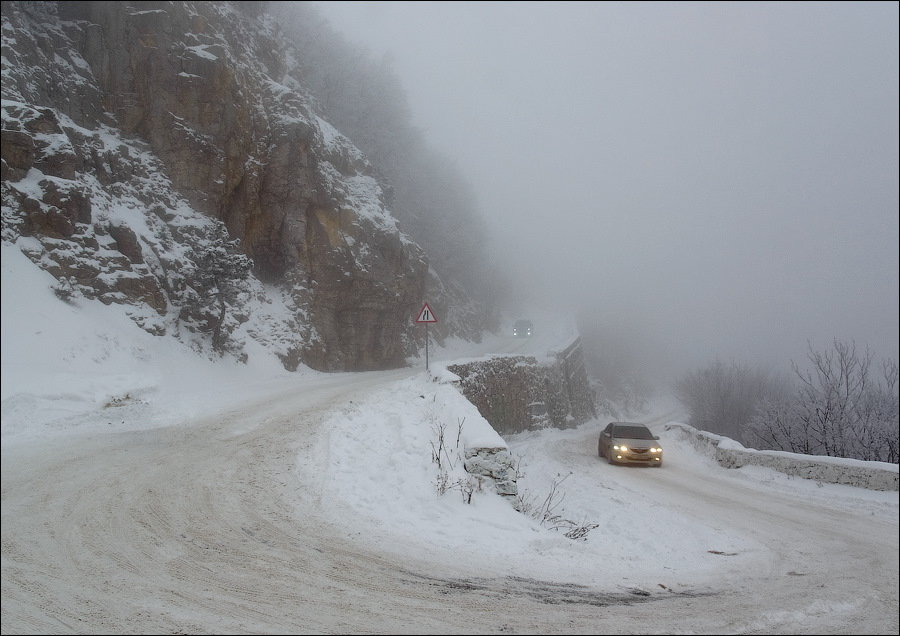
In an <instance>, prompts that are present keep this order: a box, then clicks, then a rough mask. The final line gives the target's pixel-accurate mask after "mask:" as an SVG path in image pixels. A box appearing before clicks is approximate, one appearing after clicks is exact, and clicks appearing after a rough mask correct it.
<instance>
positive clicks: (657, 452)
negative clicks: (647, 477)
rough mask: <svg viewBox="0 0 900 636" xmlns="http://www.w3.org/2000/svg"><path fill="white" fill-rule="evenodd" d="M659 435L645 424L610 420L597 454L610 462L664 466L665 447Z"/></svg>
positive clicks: (601, 436)
mask: <svg viewBox="0 0 900 636" xmlns="http://www.w3.org/2000/svg"><path fill="white" fill-rule="evenodd" d="M657 440H659V437H658V436H656V435H654V434H653V433H651V432H650V429H649V428H647V427H646V426H644V425H643V424H635V423H633V422H610V423H609V424H608V425H607V426H606V428H605V429H603V432H602V433H600V440H599V441H598V442H597V454H598V455H600V457H605V458H606V459H607V460H608V461H609V463H610V464H643V465H644V466H662V461H663V449H662V447H661V446H660V445H659V443H658V442H657Z"/></svg>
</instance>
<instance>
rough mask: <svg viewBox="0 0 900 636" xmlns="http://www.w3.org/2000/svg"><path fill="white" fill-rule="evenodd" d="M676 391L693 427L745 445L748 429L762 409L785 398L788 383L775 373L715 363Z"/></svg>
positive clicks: (680, 381) (689, 375)
mask: <svg viewBox="0 0 900 636" xmlns="http://www.w3.org/2000/svg"><path fill="white" fill-rule="evenodd" d="M674 388H675V397H676V398H678V401H679V402H681V404H682V405H683V406H684V407H685V408H686V409H687V410H688V413H689V419H688V423H689V424H690V425H691V426H693V427H694V428H698V429H700V430H704V431H709V432H710V433H716V434H717V435H724V436H726V437H730V438H731V439H734V440H737V441H739V442H741V443H742V444H743V443H745V442H746V434H745V429H746V428H747V426H748V424H749V422H750V420H751V418H752V417H753V416H754V415H755V414H756V413H757V411H758V410H759V409H760V408H761V406H762V405H763V404H765V403H767V402H770V401H773V400H778V399H780V397H781V396H782V395H784V394H785V380H784V379H782V378H781V377H780V376H779V375H778V374H776V373H773V372H768V371H764V370H761V369H758V368H754V367H751V366H747V365H743V364H738V363H737V362H734V361H732V362H731V363H725V362H722V361H721V360H716V362H715V363H714V364H712V365H710V366H708V367H706V368H703V369H698V370H696V371H691V372H689V373H687V374H685V375H684V376H682V377H681V378H679V379H678V380H677V381H676V382H675V387H674Z"/></svg>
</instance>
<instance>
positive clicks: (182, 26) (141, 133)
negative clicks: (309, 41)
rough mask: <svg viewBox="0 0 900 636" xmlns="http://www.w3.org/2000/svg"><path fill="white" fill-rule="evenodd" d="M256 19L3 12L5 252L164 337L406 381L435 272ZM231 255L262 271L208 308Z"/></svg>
mask: <svg viewBox="0 0 900 636" xmlns="http://www.w3.org/2000/svg"><path fill="white" fill-rule="evenodd" d="M253 5H255V3H224V2H61V3H55V2H3V3H2V8H3V22H2V53H3V60H2V63H3V67H2V72H3V89H2V90H3V92H2V98H3V101H2V142H3V144H2V163H0V168H2V174H0V178H2V181H0V185H2V204H3V227H2V231H3V241H5V242H10V243H16V245H17V246H19V247H20V248H21V249H22V250H23V252H24V253H25V254H27V255H28V256H29V257H30V258H31V259H32V260H33V261H34V262H35V263H37V264H38V265H40V266H41V267H42V268H44V269H46V270H47V271H49V272H51V273H52V274H53V275H54V276H55V277H56V278H57V279H58V280H59V288H58V290H57V291H58V293H59V294H60V296H61V297H67V298H71V297H72V296H73V295H75V296H77V295H83V296H84V297H87V298H96V299H99V300H101V301H103V302H104V303H122V304H125V305H128V306H129V313H130V315H131V316H132V317H133V319H134V320H135V321H136V322H137V323H138V324H139V325H141V326H142V327H143V328H145V329H147V330H148V331H150V332H151V333H155V334H157V335H160V336H163V335H166V334H168V335H173V336H176V337H180V338H182V339H185V340H190V341H191V342H192V343H193V344H194V345H195V346H201V347H202V346H205V344H204V343H205V342H206V339H207V338H208V333H209V332H210V331H211V330H213V329H214V328H215V329H216V332H217V333H219V332H221V334H223V338H222V340H221V342H226V343H227V346H225V347H223V349H224V350H230V351H232V352H234V353H236V354H237V355H242V349H243V347H242V342H241V341H240V340H239V339H238V338H237V337H235V336H234V334H236V333H237V331H238V327H240V326H241V325H244V329H243V332H244V333H246V334H249V336H250V337H252V338H254V339H256V340H257V341H259V342H260V343H261V344H263V346H265V347H267V348H269V349H270V350H273V351H275V352H276V353H277V354H278V355H279V356H280V358H281V360H282V362H283V363H284V365H285V366H286V367H288V368H296V367H297V366H298V365H299V364H301V363H303V364H306V365H309V366H311V367H313V368H316V369H320V370H363V369H376V368H385V367H392V366H401V365H403V364H405V360H406V358H407V357H408V356H410V355H412V354H414V353H415V352H416V351H417V349H418V346H419V345H420V344H421V343H419V342H417V340H416V339H417V338H420V337H421V336H419V335H417V334H418V332H419V330H416V329H415V324H414V319H415V316H416V314H417V312H418V309H419V308H420V307H421V304H422V301H423V300H424V298H425V290H426V285H427V284H428V276H429V266H428V259H427V255H426V254H425V253H424V252H423V250H422V249H421V248H420V247H419V246H418V245H416V244H415V243H414V242H413V241H411V240H410V239H409V238H408V237H407V236H406V235H405V234H404V233H403V232H402V231H401V229H400V228H399V227H398V226H397V223H396V222H395V219H394V217H393V216H392V215H391V213H390V210H388V209H387V208H386V206H385V197H384V195H383V192H382V188H381V187H380V186H379V184H378V182H377V181H376V180H375V178H374V177H373V169H372V166H370V165H369V163H368V161H367V159H366V157H365V156H363V154H362V153H361V152H360V151H359V150H358V149H357V148H356V147H355V146H354V145H353V144H352V143H351V142H350V140H348V139H347V138H346V137H344V136H343V135H342V134H341V133H340V132H339V131H337V130H335V129H334V127H332V126H331V125H330V124H329V123H328V122H327V121H325V120H324V119H323V118H322V117H321V116H320V115H319V114H317V110H316V107H315V103H314V101H313V100H312V99H311V98H310V97H309V95H308V93H307V92H306V91H305V90H304V87H303V83H302V79H303V71H302V67H301V65H300V63H299V62H298V61H297V59H296V57H295V55H294V53H293V51H292V48H291V46H290V44H289V43H288V42H286V41H285V40H284V39H283V38H282V37H281V35H280V34H279V30H278V28H277V26H276V25H275V24H273V22H272V20H271V19H270V18H268V17H267V16H266V15H265V14H263V13H259V12H256V11H251V10H250V9H251V8H252V7H253ZM240 7H243V9H242V8H240ZM217 251H218V253H221V254H232V255H233V254H236V253H241V254H242V255H244V256H246V257H248V259H249V260H248V263H249V264H250V265H251V266H252V269H251V270H250V271H249V273H248V274H246V275H240V274H239V273H238V274H234V273H232V274H229V275H228V276H227V277H226V278H223V277H222V276H223V274H222V271H223V268H219V270H217V272H218V276H219V277H218V278H215V277H214V280H215V283H214V284H213V285H212V287H211V288H210V289H211V292H210V290H209V289H208V290H205V291H204V290H203V289H201V288H200V287H201V286H200V285H199V284H197V280H198V279H199V274H201V273H202V272H201V270H202V269H203V268H204V267H207V266H206V265H204V262H206V261H204V260H203V258H201V255H203V254H211V253H213V254H214V253H216V252H217ZM235 271H237V270H235ZM433 275H434V273H433V272H432V276H433ZM432 285H434V283H432ZM226 287H227V288H229V290H230V293H229V294H227V295H225V294H223V293H222V292H223V290H224V289H225V288H226ZM207 292H209V293H211V294H212V295H213V296H215V297H216V298H217V299H218V301H217V302H212V301H210V302H207V303H204V302H203V299H204V298H205V297H206V295H208V294H207ZM250 297H254V298H257V299H258V298H261V297H264V298H265V299H266V302H268V303H270V304H274V305H278V306H284V308H286V309H287V313H288V314H289V315H290V319H288V320H284V319H283V318H277V319H276V318H275V317H274V316H275V315H276V312H274V311H273V313H272V315H271V316H266V315H259V314H255V315H248V312H247V311H245V309H244V306H243V303H242V299H247V298H250ZM226 305H227V306H226ZM457 311H460V309H457ZM277 315H279V316H280V315H282V313H280V312H279V313H278V314H277ZM229 336H231V337H229Z"/></svg>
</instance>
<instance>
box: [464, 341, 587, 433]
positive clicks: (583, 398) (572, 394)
mask: <svg viewBox="0 0 900 636" xmlns="http://www.w3.org/2000/svg"><path fill="white" fill-rule="evenodd" d="M447 370H448V371H450V372H451V373H453V374H455V375H456V376H458V378H459V380H458V382H457V385H458V387H459V389H460V391H462V393H463V395H464V396H465V397H466V398H467V399H468V400H469V401H470V402H472V404H474V405H475V406H476V407H477V408H478V412H479V413H481V415H482V417H484V419H486V420H487V421H488V422H490V424H491V426H493V427H494V429H495V430H496V431H497V432H498V433H500V434H501V435H502V434H512V433H521V432H522V431H529V430H539V429H543V428H548V427H554V428H562V429H564V428H573V427H576V426H579V425H581V424H583V423H584V422H586V421H588V420H589V419H591V418H593V417H596V413H595V411H594V402H593V397H592V392H591V389H590V386H589V384H588V380H587V374H586V372H585V369H584V360H583V356H582V354H581V339H580V338H575V339H574V340H573V341H572V342H571V343H570V344H569V346H567V347H565V348H564V349H562V350H561V351H558V352H555V353H553V355H551V356H550V357H548V358H546V359H542V360H540V361H539V360H538V358H536V357H534V356H493V357H490V358H487V359H484V360H474V361H471V362H466V363H463V364H451V365H447Z"/></svg>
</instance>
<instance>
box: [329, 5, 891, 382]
mask: <svg viewBox="0 0 900 636" xmlns="http://www.w3.org/2000/svg"><path fill="white" fill-rule="evenodd" d="M314 4H316V5H317V6H318V7H319V8H320V10H321V11H322V13H323V15H324V16H325V17H326V19H327V20H328V21H329V22H330V23H331V25H332V26H333V27H334V28H335V29H336V30H338V31H340V32H342V33H344V34H345V35H346V36H347V37H348V38H349V39H350V40H351V41H353V42H357V43H360V44H364V45H366V46H368V47H369V48H370V50H371V52H372V54H373V56H375V57H380V56H381V55H383V54H385V53H390V54H391V55H392V56H393V64H394V68H395V70H396V72H397V74H398V76H399V77H400V80H401V82H402V84H403V85H404V87H405V88H406V90H407V91H408V98H409V103H410V105H411V107H412V110H413V113H414V116H415V124H416V125H417V126H419V127H420V128H421V129H422V130H423V131H424V133H425V135H426V137H427V139H428V141H429V142H430V143H431V144H432V145H433V146H434V147H435V148H436V149H438V150H439V151H441V152H443V153H444V154H446V155H447V156H449V157H450V158H452V159H453V160H454V161H456V163H457V164H458V165H459V167H460V169H461V171H462V173H463V174H464V175H465V176H466V177H467V178H468V179H469V181H470V182H471V183H472V185H473V188H474V190H475V192H476V194H477V196H478V200H479V205H480V208H481V210H482V212H483V214H484V216H485V218H486V219H487V221H488V223H489V225H490V228H491V231H492V236H493V239H494V243H493V245H494V250H496V252H497V253H498V254H502V255H503V256H504V257H507V256H508V255H511V258H512V259H513V261H514V263H515V264H516V271H517V272H518V273H520V274H521V277H522V279H524V280H528V281H532V285H531V287H532V290H533V291H534V293H535V296H536V297H538V298H539V299H540V301H541V302H543V303H548V304H551V305H553V306H559V307H561V308H566V307H572V308H573V309H576V308H580V309H581V310H583V311H586V312H587V314H588V315H590V316H592V317H593V318H594V319H595V320H596V321H598V323H600V324H603V325H604V326H605V327H608V329H609V333H612V334H615V335H614V337H613V339H614V340H616V341H617V344H616V346H618V347H621V348H622V349H623V350H627V351H630V352H633V353H634V354H635V355H638V356H640V357H642V359H645V360H646V361H647V362H650V363H653V362H660V363H661V361H663V360H664V361H665V364H668V365H671V366H673V367H687V368H693V366H697V365H702V364H705V363H706V362H709V361H712V360H714V359H715V358H716V357H718V358H720V359H724V360H738V361H741V362H750V363H754V364H757V363H759V364H765V365H773V366H776V367H778V366H782V365H786V364H788V363H789V362H790V360H792V359H793V360H798V361H804V360H805V356H806V351H807V341H809V342H811V343H812V344H813V345H814V347H815V348H816V349H817V350H824V349H829V348H831V346H832V344H833V341H834V340H835V339H838V340H841V341H850V340H853V341H855V342H856V344H857V346H858V347H859V348H866V347H868V348H870V349H871V350H872V351H873V352H875V353H876V354H877V357H889V358H891V359H893V360H897V359H898V321H900V315H898V306H900V296H898V287H900V280H898V242H900V239H898V169H900V166H898V73H900V71H898V46H900V45H898V3H896V2H879V3H866V2H852V3H834V2H826V3H817V2H804V3H782V2H777V3H739V2H722V3H717V2H701V3H690V2H664V3H653V2H638V3H616V2H597V3H594V2H497V3H494V2H317V3H314ZM692 365H693V366H692Z"/></svg>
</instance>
